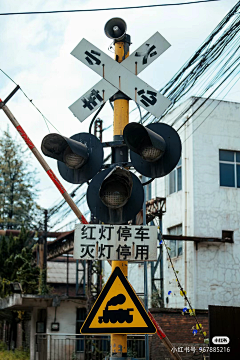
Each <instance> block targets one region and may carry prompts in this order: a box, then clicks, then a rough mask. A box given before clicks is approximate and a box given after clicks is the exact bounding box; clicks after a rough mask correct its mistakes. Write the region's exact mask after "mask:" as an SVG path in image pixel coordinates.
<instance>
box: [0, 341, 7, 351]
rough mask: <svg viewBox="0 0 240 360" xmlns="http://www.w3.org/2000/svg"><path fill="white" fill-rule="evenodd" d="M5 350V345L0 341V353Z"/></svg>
mask: <svg viewBox="0 0 240 360" xmlns="http://www.w3.org/2000/svg"><path fill="white" fill-rule="evenodd" d="M4 350H7V344H6V343H5V342H3V341H0V352H1V351H4Z"/></svg>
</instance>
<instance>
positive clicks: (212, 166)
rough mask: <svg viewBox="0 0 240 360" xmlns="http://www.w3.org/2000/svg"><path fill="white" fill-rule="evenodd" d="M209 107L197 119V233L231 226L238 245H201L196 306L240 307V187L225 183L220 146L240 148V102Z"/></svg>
mask: <svg viewBox="0 0 240 360" xmlns="http://www.w3.org/2000/svg"><path fill="white" fill-rule="evenodd" d="M201 101H203V100H201ZM204 108H205V109H206V110H205V111H204V112H203V113H202V115H201V116H199V117H198V118H196V119H195V121H194V123H193V128H194V129H196V131H195V133H194V141H193V144H194V145H193V157H194V173H193V179H194V219H195V221H194V233H195V235H196V236H209V237H211V236H212V237H221V236H222V230H232V231H234V244H218V245H217V244H213V245H210V244H206V243H205V244H200V245H199V246H198V250H197V251H196V264H195V269H196V277H195V287H196V290H197V291H196V307H197V308H207V306H208V305H209V304H212V305H217V304H219V305H225V306H239V305H240V289H239V282H240V273H239V264H240V232H239V210H240V189H237V188H230V187H220V185H219V149H223V150H236V151H240V121H239V115H240V104H238V103H231V102H219V101H213V102H212V101H208V102H207V104H206V105H204ZM198 126H199V127H198Z"/></svg>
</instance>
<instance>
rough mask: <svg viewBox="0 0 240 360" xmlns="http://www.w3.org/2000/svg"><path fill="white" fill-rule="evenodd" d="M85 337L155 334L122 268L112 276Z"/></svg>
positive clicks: (89, 319)
mask: <svg viewBox="0 0 240 360" xmlns="http://www.w3.org/2000/svg"><path fill="white" fill-rule="evenodd" d="M80 331H81V333H82V334H154V333H155V332H156V328H155V326H154V325H153V323H152V321H151V319H150V318H149V316H148V314H147V312H146V310H145V309H144V307H143V306H142V303H141V302H140V300H139V299H138V297H137V295H136V293H135V291H134V290H133V288H132V286H131V285H130V283H129V282H128V280H127V278H126V277H125V276H124V275H123V273H122V271H121V270H120V268H119V267H116V268H115V270H114V271H113V272H112V274H111V275H110V277H109V279H108V281H107V283H106V285H105V286H104V288H103V290H102V291H101V293H100V295H99V297H98V299H97V301H96V302H95V304H94V305H93V307H92V309H91V311H90V313H89V315H88V316H87V319H86V320H85V322H84V324H83V326H82V328H81V330H80Z"/></svg>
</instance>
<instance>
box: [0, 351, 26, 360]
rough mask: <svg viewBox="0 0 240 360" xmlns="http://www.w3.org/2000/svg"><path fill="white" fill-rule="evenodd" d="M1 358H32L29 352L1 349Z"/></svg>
mask: <svg viewBox="0 0 240 360" xmlns="http://www.w3.org/2000/svg"><path fill="white" fill-rule="evenodd" d="M0 359H4V360H30V355H29V353H28V352H25V351H22V350H15V351H14V352H13V351H7V350H4V351H1V350H0Z"/></svg>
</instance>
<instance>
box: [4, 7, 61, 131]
mask: <svg viewBox="0 0 240 360" xmlns="http://www.w3.org/2000/svg"><path fill="white" fill-rule="evenodd" d="M0 15H1V14H0ZM0 71H1V72H2V73H3V74H4V75H5V76H6V77H7V78H8V79H9V80H11V81H12V82H13V83H14V84H15V85H17V86H19V85H18V84H17V83H16V82H15V81H14V80H13V79H12V78H11V77H10V76H9V75H8V74H7V73H5V71H3V70H2V69H0ZM19 90H20V91H21V92H22V93H23V95H24V96H25V97H26V98H27V99H28V101H29V102H30V103H31V104H32V105H33V106H34V107H35V109H36V110H37V111H38V112H39V113H40V114H41V115H42V117H43V120H44V121H45V124H46V126H47V128H48V131H49V133H50V129H49V127H48V124H47V122H49V124H51V125H52V127H53V128H54V129H55V130H56V131H57V132H58V133H59V134H60V132H59V131H58V129H57V128H56V127H55V126H54V125H53V124H52V123H51V121H49V120H48V118H46V116H45V115H44V114H43V113H42V112H41V110H39V108H38V107H37V106H36V105H35V104H34V103H33V101H32V99H30V98H29V97H28V96H27V94H26V93H25V92H24V91H23V89H22V88H21V86H19Z"/></svg>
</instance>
